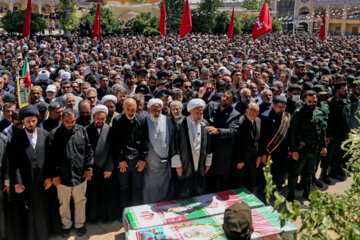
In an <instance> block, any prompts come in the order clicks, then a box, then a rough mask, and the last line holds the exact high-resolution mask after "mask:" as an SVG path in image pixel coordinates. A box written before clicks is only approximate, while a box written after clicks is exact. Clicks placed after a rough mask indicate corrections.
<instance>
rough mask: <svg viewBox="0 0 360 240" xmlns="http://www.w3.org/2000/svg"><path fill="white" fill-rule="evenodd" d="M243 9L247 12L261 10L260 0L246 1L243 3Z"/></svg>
mask: <svg viewBox="0 0 360 240" xmlns="http://www.w3.org/2000/svg"><path fill="white" fill-rule="evenodd" d="M241 7H243V8H246V9H247V10H259V0H244V1H242V3H241Z"/></svg>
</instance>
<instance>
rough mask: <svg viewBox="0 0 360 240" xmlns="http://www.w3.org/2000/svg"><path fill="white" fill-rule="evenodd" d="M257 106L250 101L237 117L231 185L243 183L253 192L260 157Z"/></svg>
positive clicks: (235, 185)
mask: <svg viewBox="0 0 360 240" xmlns="http://www.w3.org/2000/svg"><path fill="white" fill-rule="evenodd" d="M258 115H259V106H258V105H257V104H256V103H250V104H249V108H248V109H246V112H245V114H244V115H242V116H241V117H240V119H239V123H240V125H239V128H238V131H237V133H236V136H235V143H234V146H235V150H234V151H235V153H234V154H235V164H236V166H233V177H234V179H233V186H234V187H236V188H238V187H240V186H241V185H244V186H245V187H246V188H247V189H248V190H249V191H250V192H254V190H255V184H256V176H257V168H258V167H259V165H260V162H261V157H258V146H259V140H260V129H261V120H260V118H258Z"/></svg>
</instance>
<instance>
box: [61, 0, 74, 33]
mask: <svg viewBox="0 0 360 240" xmlns="http://www.w3.org/2000/svg"><path fill="white" fill-rule="evenodd" d="M76 10H77V6H76V4H75V2H74V1H73V0H60V2H59V14H60V19H59V21H60V24H61V27H62V29H64V31H65V34H67V33H69V32H70V31H72V30H74V29H75V28H76V26H77V24H78V22H79V19H78V17H77V16H76Z"/></svg>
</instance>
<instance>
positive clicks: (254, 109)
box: [246, 103, 260, 121]
mask: <svg viewBox="0 0 360 240" xmlns="http://www.w3.org/2000/svg"><path fill="white" fill-rule="evenodd" d="M259 110H260V109H259V106H258V105H257V104H256V103H249V107H248V109H246V116H247V117H248V118H249V119H250V120H251V121H254V120H255V118H257V116H258V115H259Z"/></svg>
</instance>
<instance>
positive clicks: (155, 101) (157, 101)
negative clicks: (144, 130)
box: [147, 98, 164, 109]
mask: <svg viewBox="0 0 360 240" xmlns="http://www.w3.org/2000/svg"><path fill="white" fill-rule="evenodd" d="M152 106H161V108H162V107H163V106H164V103H163V101H162V100H161V99H160V98H152V99H150V100H149V102H148V104H147V109H150V108H151V107H152Z"/></svg>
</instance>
